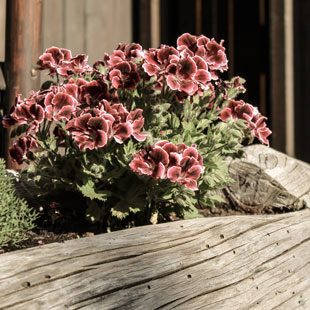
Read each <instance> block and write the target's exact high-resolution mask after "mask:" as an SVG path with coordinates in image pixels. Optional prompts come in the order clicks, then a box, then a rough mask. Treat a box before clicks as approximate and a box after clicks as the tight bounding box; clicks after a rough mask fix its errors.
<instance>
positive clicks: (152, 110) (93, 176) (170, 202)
mask: <svg viewBox="0 0 310 310" xmlns="http://www.w3.org/2000/svg"><path fill="white" fill-rule="evenodd" d="M87 61H88V56H87V55H84V54H79V55H76V56H75V57H73V56H72V53H71V51H70V50H68V49H64V48H58V47H55V46H53V47H51V48H48V49H47V50H46V51H45V52H44V53H43V55H41V56H40V57H39V60H38V62H37V65H38V69H40V70H46V71H47V73H48V75H49V76H50V77H51V78H52V79H53V81H48V82H47V83H44V85H43V86H42V89H41V90H39V91H31V92H30V94H29V95H28V97H27V98H24V99H23V98H22V97H21V96H20V95H19V96H17V97H16V101H15V104H14V105H13V107H12V108H11V110H10V111H9V113H8V115H6V116H4V117H3V120H2V124H3V126H4V127H5V128H12V127H14V128H12V130H11V137H15V141H13V144H12V146H11V147H10V148H9V154H10V156H11V158H12V159H13V161H15V162H16V163H17V164H22V163H23V162H26V163H27V164H28V165H29V167H31V168H29V174H34V175H35V177H37V179H36V180H37V182H40V181H39V180H41V182H42V183H43V180H44V184H43V186H46V187H47V188H48V189H50V188H56V189H57V188H58V189H63V188H66V189H69V190H70V191H76V192H78V193H79V194H82V195H83V196H84V197H87V199H89V201H91V203H89V205H88V207H89V208H88V209H87V210H88V211H87V212H88V214H87V216H86V217H87V218H95V219H100V216H102V217H104V219H105V220H106V222H107V223H115V221H114V220H113V219H111V217H112V216H117V217H118V218H119V219H122V220H123V219H124V218H125V217H126V216H128V215H129V214H130V213H132V212H134V213H139V214H141V216H142V215H143V212H146V214H145V218H146V217H152V212H153V213H154V214H156V212H157V211H158V212H165V211H164V210H169V211H167V212H168V213H169V212H175V214H177V212H180V213H179V215H178V216H184V213H182V210H180V209H182V207H183V208H184V209H183V211H184V210H186V209H187V210H188V207H190V209H191V210H193V209H194V208H195V205H196V204H197V202H199V203H203V204H206V205H209V206H210V205H212V201H213V202H214V201H216V200H215V199H214V200H212V198H210V197H212V195H209V193H210V192H211V191H212V190H217V189H220V188H222V187H223V186H224V185H225V184H226V183H228V182H229V180H230V178H229V176H228V169H226V170H225V168H223V166H224V167H225V165H226V164H225V162H226V158H227V156H233V157H237V156H240V154H241V153H242V152H241V150H242V147H243V145H242V142H243V141H245V137H246V136H247V135H249V134H251V135H252V137H257V138H258V140H259V141H260V142H262V143H265V144H268V143H269V142H268V136H269V135H270V133H271V131H270V130H269V129H268V128H267V126H266V117H264V116H262V115H261V114H260V113H259V111H258V110H257V108H255V107H253V106H252V105H250V104H248V103H245V102H243V101H242V100H237V99H236V97H237V96H238V95H239V94H241V93H244V92H245V88H244V86H243V84H244V82H245V81H244V80H243V79H242V78H239V77H235V78H233V79H232V80H231V81H223V80H221V79H220V73H222V72H224V71H226V70H227V69H228V60H227V57H226V54H225V48H224V46H223V41H221V42H220V43H218V42H216V41H215V40H214V39H209V38H207V37H205V36H203V35H200V36H194V35H191V34H189V33H185V34H183V35H181V36H180V37H179V38H178V39H177V46H176V47H172V46H168V45H160V46H159V48H150V49H143V48H142V46H141V45H140V44H137V43H130V44H122V43H120V44H119V45H118V46H117V48H116V49H115V50H114V51H113V52H112V53H110V54H105V55H104V57H103V59H100V60H98V61H96V62H95V63H94V64H93V66H90V65H89V64H88V63H87ZM228 120H231V121H228ZM249 140H250V139H249ZM31 165H33V166H31ZM44 172H46V173H44ZM133 172H134V173H133ZM40 174H41V175H40ZM43 175H44V176H43ZM47 175H48V176H49V177H48V178H47V177H46V176H47ZM35 177H34V179H35ZM169 181H170V182H169ZM48 182H51V183H52V184H51V185H52V186H50V187H48V184H50V183H48ZM42 183H41V184H40V186H41V185H42ZM209 196H210V197H209ZM146 205H148V207H147V208H149V211H147V208H146V207H145V206H146ZM99 206H100V207H99ZM180 206H181V207H180ZM169 207H170V209H169ZM179 207H180V209H178V208H179ZM100 208H102V209H103V210H100V212H99V211H98V209H100ZM156 208H157V211H156ZM96 210H97V211H98V212H97V211H96ZM159 210H160V211H159ZM178 210H179V211H178ZM96 212H97V213H96ZM154 214H153V215H154ZM161 218H170V214H162V217H161ZM149 220H150V218H149ZM152 221H153V219H152ZM107 225H110V224H107ZM130 225H131V224H130Z"/></svg>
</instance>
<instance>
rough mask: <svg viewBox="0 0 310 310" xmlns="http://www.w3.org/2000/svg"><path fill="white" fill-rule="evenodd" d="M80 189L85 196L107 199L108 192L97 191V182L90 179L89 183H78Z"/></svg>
mask: <svg viewBox="0 0 310 310" xmlns="http://www.w3.org/2000/svg"><path fill="white" fill-rule="evenodd" d="M77 188H78V189H79V191H80V192H81V193H82V194H83V196H85V197H87V198H90V199H91V200H93V199H98V200H101V201H105V200H106V199H107V194H106V193H96V191H95V189H96V186H95V183H94V182H93V181H92V180H88V181H87V183H85V184H83V185H82V186H79V185H77Z"/></svg>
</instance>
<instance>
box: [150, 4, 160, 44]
mask: <svg viewBox="0 0 310 310" xmlns="http://www.w3.org/2000/svg"><path fill="white" fill-rule="evenodd" d="M150 14H151V47H154V48H158V47H159V45H160V0H152V1H151V12H150Z"/></svg>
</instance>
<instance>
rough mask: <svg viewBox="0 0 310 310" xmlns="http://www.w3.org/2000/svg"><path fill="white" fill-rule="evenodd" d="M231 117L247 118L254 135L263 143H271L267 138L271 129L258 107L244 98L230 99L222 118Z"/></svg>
mask: <svg viewBox="0 0 310 310" xmlns="http://www.w3.org/2000/svg"><path fill="white" fill-rule="evenodd" d="M230 118H232V119H243V120H245V121H246V125H247V127H248V128H249V130H250V131H251V133H252V135H253V136H254V137H256V138H258V139H259V141H260V142H261V143H264V144H267V145H269V141H268V139H267V138H268V136H269V135H271V130H270V129H269V128H268V127H267V125H266V120H267V118H266V117H264V116H262V115H261V114H260V113H259V111H258V110H257V108H255V107H253V106H252V105H251V104H248V103H245V102H244V101H243V100H239V101H236V100H230V101H229V102H228V105H227V107H225V108H224V109H223V110H222V111H221V113H220V119H221V120H222V121H223V122H226V121H227V120H228V119H230Z"/></svg>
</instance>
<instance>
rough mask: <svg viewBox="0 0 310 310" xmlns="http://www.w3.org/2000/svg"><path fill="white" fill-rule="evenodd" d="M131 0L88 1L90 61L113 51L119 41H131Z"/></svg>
mask: <svg viewBox="0 0 310 310" xmlns="http://www.w3.org/2000/svg"><path fill="white" fill-rule="evenodd" d="M131 27H132V25H131V1H130V0H105V1H100V0H89V1H86V27H85V30H86V32H85V40H86V53H87V54H88V55H89V63H90V64H92V63H93V62H95V61H96V60H98V59H102V58H103V56H104V53H111V52H112V51H113V49H115V48H116V47H117V45H118V43H120V42H122V43H130V42H131V40H132V35H131Z"/></svg>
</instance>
